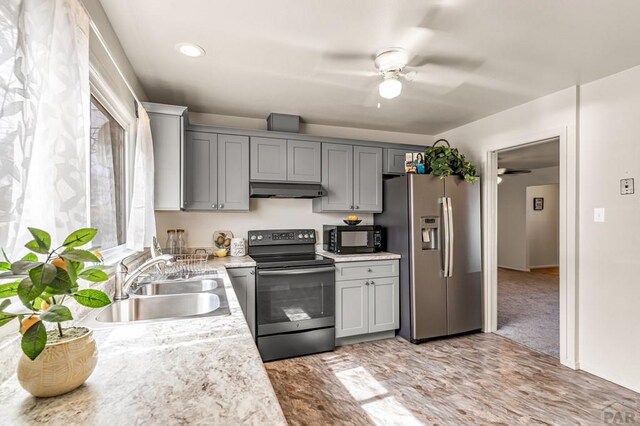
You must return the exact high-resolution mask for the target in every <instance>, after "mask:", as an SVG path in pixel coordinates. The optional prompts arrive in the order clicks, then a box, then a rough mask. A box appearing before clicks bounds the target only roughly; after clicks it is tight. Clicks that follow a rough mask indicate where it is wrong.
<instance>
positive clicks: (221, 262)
mask: <svg viewBox="0 0 640 426" xmlns="http://www.w3.org/2000/svg"><path fill="white" fill-rule="evenodd" d="M210 265H211V267H212V268H213V269H216V270H217V271H218V273H220V274H221V275H222V276H223V277H224V285H225V290H226V293H227V298H228V301H229V308H230V311H231V315H226V316H213V317H204V318H196V319H182V320H175V321H165V322H155V323H140V324H135V323H134V324H131V325H126V326H119V327H114V328H110V329H104V328H100V329H97V330H94V336H95V339H96V342H97V344H98V350H99V352H100V354H99V359H98V365H97V367H96V369H95V371H94V372H93V374H92V375H91V377H89V379H88V380H87V382H86V383H85V384H84V385H83V386H81V387H80V388H78V389H76V390H75V391H72V392H70V393H68V394H65V395H61V396H59V397H54V398H34V397H32V396H31V395H29V394H28V393H27V392H26V391H25V390H23V389H22V388H21V387H20V384H19V383H18V380H17V378H16V375H15V374H13V375H12V376H10V377H9V378H8V379H7V380H6V381H4V382H3V383H0V406H2V410H0V424H5V425H9V424H11V425H13V424H38V425H41V424H65V425H72V424H73V425H75V424H92V425H103V424H104V425H113V424H269V425H286V420H285V418H284V415H283V414H282V410H281V408H280V405H279V403H278V400H277V398H276V395H275V393H274V391H273V387H272V386H271V382H270V381H269V377H268V376H267V373H266V371H265V369H264V366H263V363H262V360H261V358H260V354H259V353H258V349H257V348H256V346H255V343H254V341H253V338H252V336H251V333H250V332H249V328H248V326H247V323H246V322H245V320H244V316H243V315H242V311H241V309H240V306H239V304H238V300H237V298H236V295H235V293H234V291H233V288H232V287H231V281H230V280H229V278H228V276H227V274H226V270H225V268H224V267H225V266H229V267H233V266H236V267H243V266H249V267H250V266H255V262H253V260H252V259H251V258H249V257H244V258H234V257H226V258H219V259H215V260H212V261H210ZM90 315H95V313H93V314H90Z"/></svg>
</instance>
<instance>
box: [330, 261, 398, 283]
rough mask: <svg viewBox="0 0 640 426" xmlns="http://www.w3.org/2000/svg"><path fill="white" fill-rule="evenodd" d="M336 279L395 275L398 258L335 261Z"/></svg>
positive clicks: (396, 274) (396, 273)
mask: <svg viewBox="0 0 640 426" xmlns="http://www.w3.org/2000/svg"><path fill="white" fill-rule="evenodd" d="M335 265H336V281H342V280H355V279H363V278H364V279H366V278H376V277H396V276H398V275H399V272H398V260H374V261H367V262H345V263H336V264H335Z"/></svg>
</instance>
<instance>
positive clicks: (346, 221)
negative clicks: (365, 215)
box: [344, 219, 362, 226]
mask: <svg viewBox="0 0 640 426" xmlns="http://www.w3.org/2000/svg"><path fill="white" fill-rule="evenodd" d="M360 222H362V219H358V220H349V219H344V223H346V224H347V225H351V226H353V225H358V224H359V223H360Z"/></svg>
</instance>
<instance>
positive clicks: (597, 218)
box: [593, 207, 604, 222]
mask: <svg viewBox="0 0 640 426" xmlns="http://www.w3.org/2000/svg"><path fill="white" fill-rule="evenodd" d="M593 221H594V222H604V208H603V207H596V208H595V209H593Z"/></svg>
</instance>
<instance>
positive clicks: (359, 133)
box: [189, 111, 435, 146]
mask: <svg viewBox="0 0 640 426" xmlns="http://www.w3.org/2000/svg"><path fill="white" fill-rule="evenodd" d="M189 122H190V123H192V124H204V125H211V126H221V127H235V128H242V129H258V130H266V129H267V120H266V117H265V119H261V118H246V117H233V116H230V115H219V114H206V113H200V112H191V111H190V112H189ZM300 133H303V134H307V135H314V136H326V137H334V138H347V139H361V140H370V141H378V142H389V143H402V144H409V145H423V146H426V145H431V144H432V143H433V141H434V140H435V139H434V138H433V136H432V135H422V134H417V133H402V132H385V131H382V130H369V129H359V128H355V127H340V126H325V125H321V124H305V123H301V125H300Z"/></svg>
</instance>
